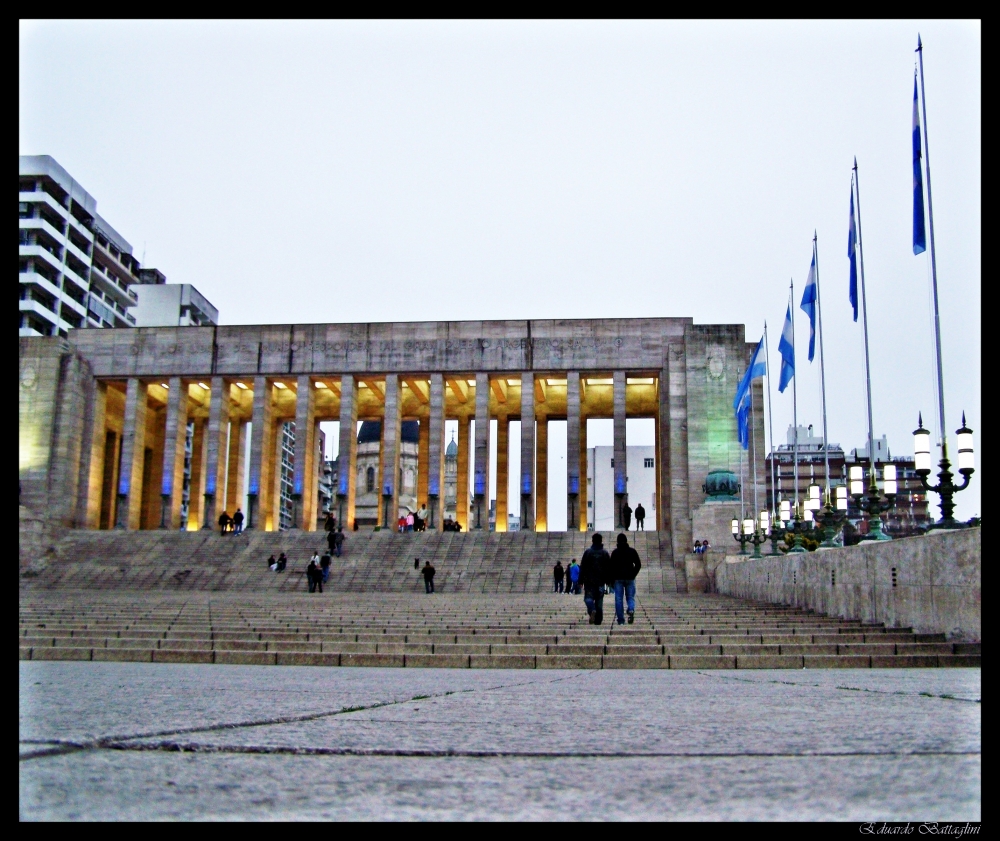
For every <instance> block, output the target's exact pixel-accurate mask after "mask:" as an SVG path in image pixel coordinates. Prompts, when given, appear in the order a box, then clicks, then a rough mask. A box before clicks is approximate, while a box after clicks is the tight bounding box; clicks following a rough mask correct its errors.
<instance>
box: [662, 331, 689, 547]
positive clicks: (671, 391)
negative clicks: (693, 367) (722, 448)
mask: <svg viewBox="0 0 1000 841" xmlns="http://www.w3.org/2000/svg"><path fill="white" fill-rule="evenodd" d="M667 400H668V402H669V406H670V408H669V411H668V423H667V429H666V431H665V436H666V438H667V441H668V446H669V450H670V459H669V461H668V463H667V465H666V466H667V467H668V468H669V473H668V474H667V487H668V488H669V500H670V502H669V505H670V507H669V509H668V513H669V515H670V524H669V526H668V527H669V529H670V538H671V540H670V545H671V550H672V552H673V562H674V563H675V564H679V563H684V558H685V556H686V555H687V553H688V552H689V551H690V549H691V545H692V541H693V540H694V538H693V536H692V534H691V508H690V505H689V499H688V467H687V465H688V436H687V352H686V350H685V345H684V343H683V341H682V342H678V343H676V344H671V345H670V346H669V348H668V351H667Z"/></svg>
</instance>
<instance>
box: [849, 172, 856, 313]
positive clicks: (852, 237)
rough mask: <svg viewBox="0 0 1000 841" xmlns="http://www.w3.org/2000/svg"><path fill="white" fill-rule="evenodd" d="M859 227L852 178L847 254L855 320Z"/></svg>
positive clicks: (850, 292)
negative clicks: (849, 261)
mask: <svg viewBox="0 0 1000 841" xmlns="http://www.w3.org/2000/svg"><path fill="white" fill-rule="evenodd" d="M857 250H858V229H857V227H856V226H855V224H854V179H853V178H852V179H851V221H850V223H849V224H848V227H847V256H848V257H849V258H850V260H851V286H850V288H849V290H848V296H849V297H850V299H851V306H852V307H854V320H855V321H857V320H858V254H857Z"/></svg>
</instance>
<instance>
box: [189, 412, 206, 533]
mask: <svg viewBox="0 0 1000 841" xmlns="http://www.w3.org/2000/svg"><path fill="white" fill-rule="evenodd" d="M206 428H207V423H206V422H205V419H204V418H195V420H194V434H193V435H192V436H191V484H190V485H189V486H188V518H187V531H195V530H197V529H198V528H200V526H201V523H202V519H203V516H204V513H205V509H204V503H205V473H206V471H207V453H206V449H207V448H206V446H205V429H206Z"/></svg>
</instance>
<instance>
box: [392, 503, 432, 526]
mask: <svg viewBox="0 0 1000 841" xmlns="http://www.w3.org/2000/svg"><path fill="white" fill-rule="evenodd" d="M396 530H397V531H399V532H407V531H427V503H426V502H425V503H424V504H423V506H421V507H420V508H419V509H418V510H417V511H407V512H406V513H405V514H401V515H400V517H399V520H398V521H397V522H396Z"/></svg>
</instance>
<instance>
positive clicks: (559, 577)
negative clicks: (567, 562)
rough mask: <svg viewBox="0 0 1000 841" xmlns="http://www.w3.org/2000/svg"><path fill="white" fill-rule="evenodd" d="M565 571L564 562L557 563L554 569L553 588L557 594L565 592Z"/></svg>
mask: <svg viewBox="0 0 1000 841" xmlns="http://www.w3.org/2000/svg"><path fill="white" fill-rule="evenodd" d="M564 574H565V570H564V569H563V565H562V561H556V565H555V566H554V567H552V578H553V582H552V587H553V589H554V590H555V592H557V593H561V592H562V591H563V575H564Z"/></svg>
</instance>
